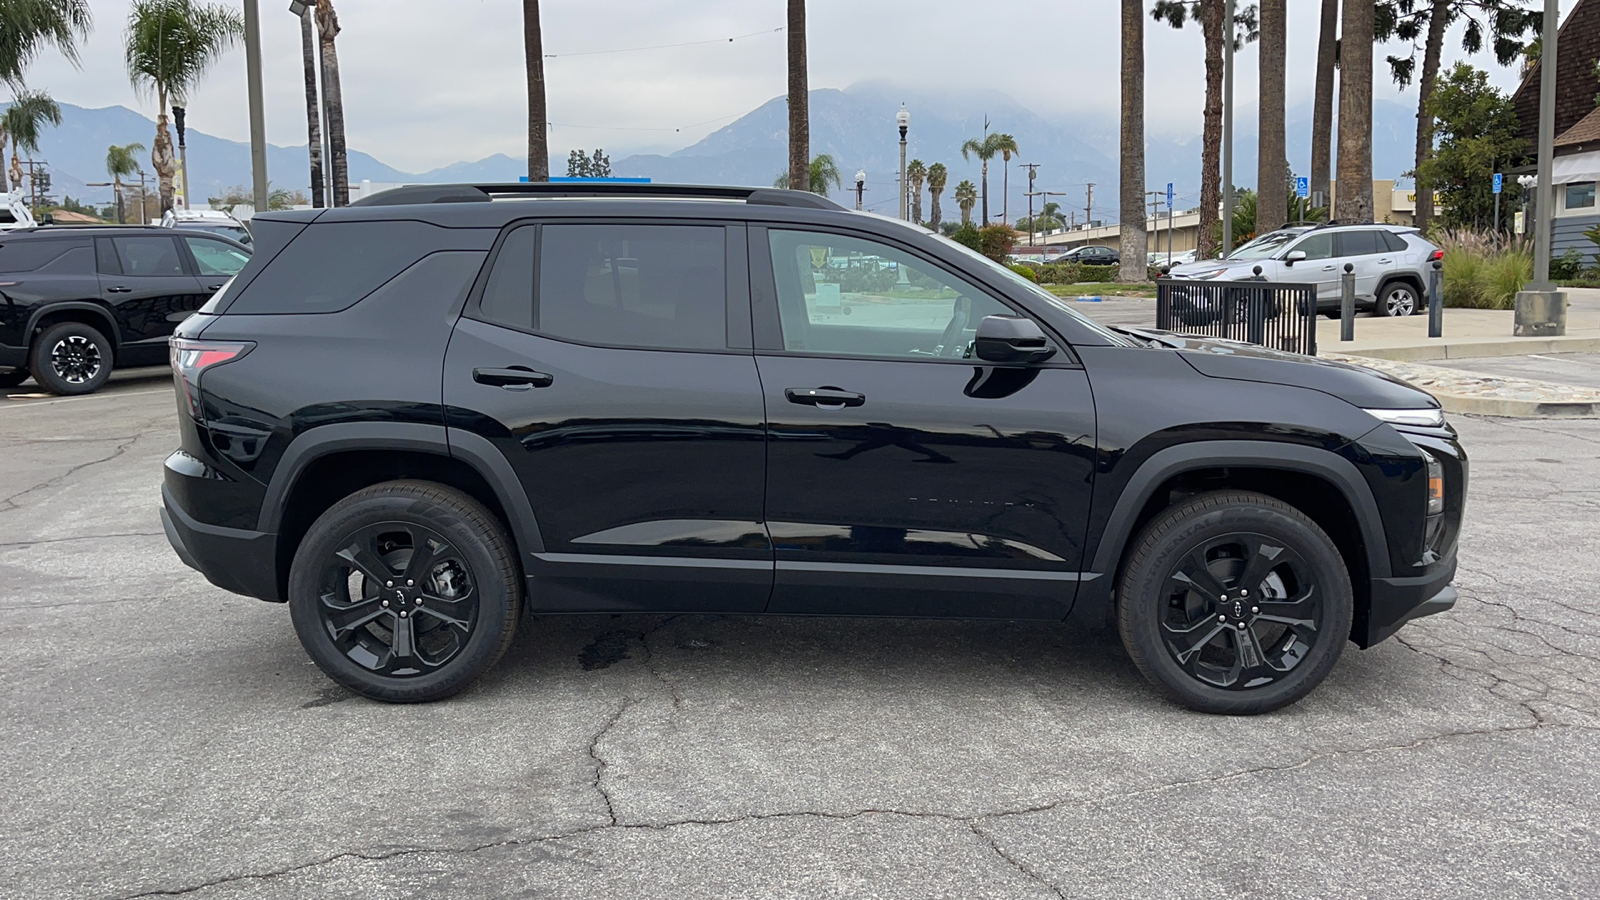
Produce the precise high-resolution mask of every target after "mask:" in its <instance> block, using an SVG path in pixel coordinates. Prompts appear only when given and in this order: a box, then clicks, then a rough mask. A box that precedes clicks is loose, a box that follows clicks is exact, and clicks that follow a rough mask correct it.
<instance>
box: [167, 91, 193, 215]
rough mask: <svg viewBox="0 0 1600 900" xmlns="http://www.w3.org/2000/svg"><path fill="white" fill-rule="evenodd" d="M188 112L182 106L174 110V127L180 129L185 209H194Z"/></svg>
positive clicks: (179, 158) (179, 164) (180, 154)
mask: <svg viewBox="0 0 1600 900" xmlns="http://www.w3.org/2000/svg"><path fill="white" fill-rule="evenodd" d="M187 113H188V110H186V109H184V108H183V107H181V106H174V107H173V108H172V125H173V127H174V128H176V129H178V174H179V175H180V176H181V177H182V179H183V208H184V209H193V208H194V197H193V196H192V195H190V193H189V142H188V140H187V138H186V135H187V134H188V130H189V129H188V127H187V126H186V125H185V121H184V120H185V117H186V115H187Z"/></svg>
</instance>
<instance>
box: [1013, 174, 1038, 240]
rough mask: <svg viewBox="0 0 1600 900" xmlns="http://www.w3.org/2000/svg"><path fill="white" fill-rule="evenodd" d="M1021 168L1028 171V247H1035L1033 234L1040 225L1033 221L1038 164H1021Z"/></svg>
mask: <svg viewBox="0 0 1600 900" xmlns="http://www.w3.org/2000/svg"><path fill="white" fill-rule="evenodd" d="M1018 165H1019V166H1020V167H1021V168H1024V169H1027V170H1028V246H1029V247H1032V246H1033V233H1034V232H1035V231H1037V230H1038V225H1037V223H1035V222H1034V221H1033V176H1034V173H1036V172H1037V171H1038V169H1039V164H1038V163H1019V164H1018Z"/></svg>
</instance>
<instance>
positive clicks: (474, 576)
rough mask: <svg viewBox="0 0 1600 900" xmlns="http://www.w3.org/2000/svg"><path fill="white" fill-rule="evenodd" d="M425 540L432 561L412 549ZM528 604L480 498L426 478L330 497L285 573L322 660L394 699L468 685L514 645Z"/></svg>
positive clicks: (371, 692)
mask: <svg viewBox="0 0 1600 900" xmlns="http://www.w3.org/2000/svg"><path fill="white" fill-rule="evenodd" d="M419 546H426V547H428V548H429V549H430V550H431V551H432V557H431V559H430V560H428V561H426V562H424V561H423V560H419V559H417V558H416V548H417V547H419ZM367 573H371V574H370V575H369V574H367ZM407 579H409V580H408V581H407ZM379 581H382V582H383V583H382V584H379V583H378V582H379ZM402 581H406V583H405V584H402V583H401V582H402ZM412 581H414V582H417V583H416V584H415V585H411V584H410V582H412ZM521 609H522V572H521V569H520V568H519V566H518V564H517V554H516V551H515V549H514V545H513V544H512V542H511V540H510V539H509V538H508V537H507V536H506V533H505V530H504V529H503V528H501V527H500V523H499V522H498V521H497V520H496V519H495V517H494V515H493V514H492V513H490V512H489V511H488V510H487V509H485V508H484V507H483V505H482V504H480V503H478V502H477V501H476V500H473V499H472V498H470V497H468V496H466V495H465V494H462V493H460V492H458V491H456V490H453V489H451V488H447V487H444V486H443V485H439V484H434V483H431V482H425V481H390V482H386V483H384V484H379V485H374V486H373V487H369V488H366V489H364V490H360V491H357V492H356V493H354V494H351V495H350V496H348V497H346V498H344V499H343V500H340V501H339V502H338V503H335V504H334V505H333V507H332V508H331V509H329V510H328V511H327V512H325V513H323V514H322V516H321V517H319V518H318V519H317V521H316V522H315V523H313V524H312V526H311V529H310V530H309V531H308V532H307V533H306V536H305V538H304V539H303V540H301V542H300V546H299V547H298V548H297V549H296V550H295V555H294V562H293V564H292V566H291V568H290V570H289V615H290V618H291V619H292V620H293V622H294V629H295V632H296V634H298V635H299V637H300V643H301V645H302V646H304V647H305V649H306V652H307V653H308V654H310V655H311V658H312V660H313V661H315V662H316V664H317V667H318V668H320V669H322V671H323V673H324V674H326V675H327V676H328V677H329V678H332V679H333V680H334V681H336V682H338V683H339V684H341V685H343V686H345V687H346V688H348V689H350V690H351V691H353V692H355V693H357V694H360V695H361V696H363V697H370V698H371V699H373V700H382V701H385V702H388V703H424V702H428V701H432V700H442V699H444V698H446V697H449V696H452V695H454V694H456V693H458V692H460V691H462V690H463V689H465V688H466V687H467V686H468V685H470V684H472V683H473V682H474V681H476V680H477V679H478V678H479V677H480V676H482V675H483V674H484V673H485V672H487V671H489V669H490V668H491V667H493V666H494V664H495V663H496V662H498V661H499V659H500V657H501V656H503V655H504V654H505V652H506V649H507V648H508V647H510V646H511V641H512V638H513V637H515V635H516V632H517V619H518V617H519V615H520V613H521ZM402 635H404V636H403V637H402Z"/></svg>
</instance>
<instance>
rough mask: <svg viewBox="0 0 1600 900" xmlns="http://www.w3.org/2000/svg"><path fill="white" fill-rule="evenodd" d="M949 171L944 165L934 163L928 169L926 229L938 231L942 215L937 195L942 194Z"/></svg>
mask: <svg viewBox="0 0 1600 900" xmlns="http://www.w3.org/2000/svg"><path fill="white" fill-rule="evenodd" d="M949 177H950V171H949V170H948V169H946V168H945V167H944V163H934V164H933V165H931V166H929V167H928V227H929V228H932V229H933V230H934V231H938V230H939V226H940V224H941V223H942V222H943V219H944V214H943V213H942V212H940V210H939V195H940V194H942V193H944V185H945V181H946V180H947V179H949Z"/></svg>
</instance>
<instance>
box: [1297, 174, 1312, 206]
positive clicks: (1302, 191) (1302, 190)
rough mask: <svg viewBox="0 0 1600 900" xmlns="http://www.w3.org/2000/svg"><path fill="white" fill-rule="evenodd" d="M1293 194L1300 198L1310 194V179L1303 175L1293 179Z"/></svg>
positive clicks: (1302, 198)
mask: <svg viewBox="0 0 1600 900" xmlns="http://www.w3.org/2000/svg"><path fill="white" fill-rule="evenodd" d="M1294 195H1295V196H1296V197H1299V198H1300V199H1301V200H1304V199H1305V198H1307V197H1309V196H1311V179H1309V178H1307V177H1306V176H1304V175H1301V176H1300V177H1299V178H1296V179H1295V180H1294Z"/></svg>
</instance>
